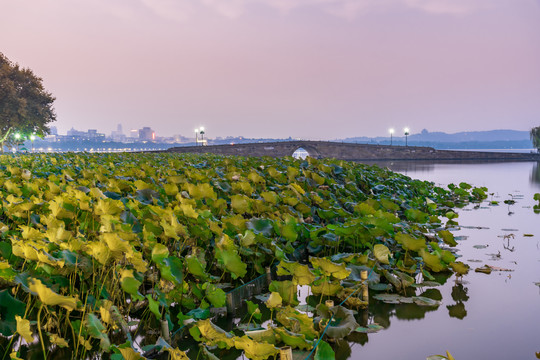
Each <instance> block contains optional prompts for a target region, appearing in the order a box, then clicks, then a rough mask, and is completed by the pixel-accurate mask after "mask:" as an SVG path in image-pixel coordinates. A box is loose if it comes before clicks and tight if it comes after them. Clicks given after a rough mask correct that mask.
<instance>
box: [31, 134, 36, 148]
mask: <svg viewBox="0 0 540 360" xmlns="http://www.w3.org/2000/svg"><path fill="white" fill-rule="evenodd" d="M34 140H36V135H34V134H32V135H30V141H32V152H34Z"/></svg>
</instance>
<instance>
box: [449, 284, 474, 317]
mask: <svg viewBox="0 0 540 360" xmlns="http://www.w3.org/2000/svg"><path fill="white" fill-rule="evenodd" d="M468 291H469V289H467V288H466V287H464V286H463V284H462V283H456V285H454V286H453V287H452V299H453V300H454V301H455V302H456V303H455V304H453V305H448V306H447V307H446V308H447V309H448V315H450V317H453V318H456V319H459V320H463V319H464V318H465V317H466V316H467V310H466V309H465V304H464V303H465V302H466V301H467V300H469V295H467V292H468Z"/></svg>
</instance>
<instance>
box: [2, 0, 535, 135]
mask: <svg viewBox="0 0 540 360" xmlns="http://www.w3.org/2000/svg"><path fill="white" fill-rule="evenodd" d="M539 4H540V3H539V2H538V1H533V0H522V1H510V0H502V1H499V2H496V3H494V2H492V1H488V0H468V1H465V0H456V1H449V0H401V1H400V0H385V1H368V0H361V1H360V0H359V1H350V0H324V1H319V0H317V1H316V0H290V1H270V0H252V1H242V0H235V1H232V0H231V1H228V0H223V1H212V0H201V1H191V2H187V1H177V2H172V1H168V0H157V1H147V0H140V1H125V0H113V1H107V2H105V1H104V0H97V1H93V2H90V1H81V2H78V3H77V4H74V3H72V2H69V1H67V0H56V1H35V0H29V1H26V2H11V3H7V4H3V11H2V13H1V14H0V34H2V35H1V40H2V42H1V43H2V48H0V51H1V52H3V53H4V54H5V55H6V56H7V57H8V58H9V59H11V60H12V61H14V62H17V63H19V64H20V65H21V66H24V67H29V68H31V69H32V70H33V71H34V72H35V73H36V75H38V76H40V77H42V78H43V80H44V86H45V87H46V89H47V90H49V91H51V92H52V93H53V94H54V95H55V96H56V97H57V101H56V103H55V108H56V110H57V114H58V121H57V122H56V123H54V124H53V126H56V127H57V128H58V129H59V132H63V133H65V132H66V131H67V130H68V129H70V128H72V127H75V128H99V129H103V131H105V132H106V133H110V132H111V131H113V130H114V127H115V126H116V124H117V123H119V122H121V123H123V124H124V126H126V128H136V129H140V128H142V127H143V126H147V124H151V127H152V128H153V129H155V131H156V133H157V134H160V133H165V132H170V133H177V134H181V135H183V136H193V130H194V129H195V128H197V127H199V126H201V125H203V126H206V127H207V128H208V129H209V135H210V136H211V137H226V136H244V137H254V138H257V137H274V138H287V137H289V136H291V137H293V138H297V137H301V138H310V139H337V138H345V137H350V136H385V135H388V129H389V128H395V129H396V136H397V135H398V131H399V130H398V129H402V128H404V127H410V128H411V131H412V132H416V131H420V130H421V129H423V128H427V129H430V130H431V129H437V130H440V131H445V132H458V131H466V130H470V131H474V130H490V129H501V128H513V129H517V130H528V129H530V128H531V127H533V126H538V123H539V121H540V103H539V102H538V99H539V98H540V67H538V66H537V64H538V63H540V5H539Z"/></svg>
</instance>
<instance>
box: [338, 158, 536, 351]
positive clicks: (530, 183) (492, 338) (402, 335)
mask: <svg viewBox="0 0 540 360" xmlns="http://www.w3.org/2000/svg"><path fill="white" fill-rule="evenodd" d="M381 165H383V166H387V167H389V168H390V169H392V170H394V171H397V172H401V173H403V174H405V175H407V176H410V177H412V178H417V179H421V180H429V181H433V182H435V183H436V184H440V185H447V184H449V183H456V184H457V183H459V182H461V181H465V182H468V183H470V184H473V185H475V186H486V187H487V188H488V189H489V193H492V194H493V195H490V196H489V197H488V199H487V200H486V201H484V202H483V203H482V204H481V205H480V206H479V207H477V208H474V206H468V207H466V208H464V209H460V210H459V211H458V213H459V218H458V219H457V220H458V222H459V225H460V226H461V229H460V230H458V231H455V232H454V234H455V235H456V236H459V237H460V238H459V239H458V247H457V248H458V250H459V251H458V254H460V255H461V256H462V257H461V258H460V259H459V260H461V261H463V262H464V263H466V264H468V265H470V266H471V271H470V272H469V274H468V275H466V276H464V277H463V281H461V282H457V281H456V278H455V276H452V277H450V278H448V279H447V280H446V283H445V284H444V285H443V286H441V287H437V288H434V289H437V290H438V291H439V292H440V295H441V296H442V305H441V306H439V307H438V308H425V307H423V308H421V307H419V306H416V305H414V304H401V305H389V304H381V303H379V302H377V301H374V300H373V301H371V303H370V307H369V310H368V312H367V313H366V314H364V315H363V316H364V318H365V319H366V320H368V322H378V323H379V324H380V325H383V326H384V327H385V329H384V330H382V331H380V332H378V333H374V334H369V335H365V336H360V337H358V338H357V339H354V341H353V342H351V341H349V342H348V343H346V342H343V343H340V344H339V345H340V346H339V348H338V354H337V355H338V356H337V358H341V359H346V358H349V359H402V360H407V359H411V360H412V359H415V360H418V359H425V358H426V357H427V356H429V355H435V354H445V351H446V350H448V351H450V353H451V354H452V355H453V356H454V357H455V359H456V360H470V359H535V358H536V356H535V353H536V352H540V286H539V283H540V214H535V213H534V211H533V205H534V204H538V201H534V200H533V195H534V193H540V164H538V163H532V162H521V163H483V164H474V163H445V164H433V163H428V162H413V163H406V162H394V163H391V162H387V163H382V164H381ZM510 199H513V200H515V204H513V205H507V204H504V203H503V201H504V200H510ZM491 200H495V201H498V202H499V203H500V204H499V205H498V206H491V205H489V202H490V201H491ZM526 234H528V235H533V236H525V235H526ZM478 245H480V246H478ZM475 246H477V247H475ZM483 246H487V247H483ZM479 247H483V248H479ZM486 264H487V265H491V266H495V267H498V268H503V269H508V270H512V271H493V272H492V273H491V274H489V275H487V274H484V273H478V272H474V271H472V270H473V269H475V268H478V267H481V266H483V265H486ZM425 290H427V289H419V290H417V294H418V295H420V294H421V293H422V292H423V291H425ZM437 290H429V291H428V293H427V294H426V295H430V296H433V297H438V295H439V294H438V293H437Z"/></svg>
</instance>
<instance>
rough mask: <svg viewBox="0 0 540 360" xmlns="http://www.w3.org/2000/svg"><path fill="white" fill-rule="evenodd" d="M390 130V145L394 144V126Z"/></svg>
mask: <svg viewBox="0 0 540 360" xmlns="http://www.w3.org/2000/svg"><path fill="white" fill-rule="evenodd" d="M388 132H389V133H390V146H392V136H393V135H394V128H390V130H388Z"/></svg>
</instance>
